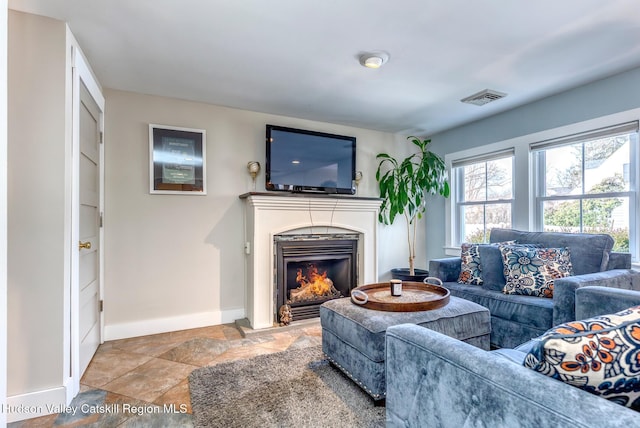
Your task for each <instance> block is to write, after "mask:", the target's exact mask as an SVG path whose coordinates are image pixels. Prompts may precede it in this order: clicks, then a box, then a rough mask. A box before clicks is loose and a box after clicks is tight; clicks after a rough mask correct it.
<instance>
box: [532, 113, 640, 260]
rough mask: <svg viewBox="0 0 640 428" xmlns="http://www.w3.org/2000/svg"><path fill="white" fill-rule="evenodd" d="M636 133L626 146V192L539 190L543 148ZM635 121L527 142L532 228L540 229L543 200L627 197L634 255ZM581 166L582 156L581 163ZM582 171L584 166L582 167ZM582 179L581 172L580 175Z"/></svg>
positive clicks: (635, 241) (541, 175)
mask: <svg viewBox="0 0 640 428" xmlns="http://www.w3.org/2000/svg"><path fill="white" fill-rule="evenodd" d="M634 132H635V134H636V141H635V142H633V141H631V143H630V145H629V190H628V191H620V192H607V193H596V194H589V193H584V189H583V193H581V194H578V195H566V196H555V195H552V196H548V195H543V194H542V193H543V189H544V188H545V178H546V170H545V165H544V162H542V161H541V158H540V154H541V153H544V152H545V150H547V149H553V148H557V147H562V146H567V145H573V144H576V143H582V144H584V143H585V142H588V141H593V140H595V139H597V138H601V137H608V136H611V137H612V136H615V135H625V134H630V133H634ZM637 140H638V121H633V122H628V123H624V124H620V125H616V126H611V127H607V128H603V129H596V130H593V131H591V132H586V133H581V134H577V135H569V136H566V137H563V138H559V139H555V140H551V141H541V142H538V143H534V144H531V145H530V148H531V157H532V159H531V161H532V164H533V170H534V171H535V180H536V182H535V186H536V187H535V192H536V194H535V200H536V203H535V216H534V222H535V226H536V230H543V228H544V202H546V201H564V200H576V201H585V200H588V199H602V198H617V197H623V198H629V213H628V215H629V252H630V253H631V254H632V255H637V254H638V241H637V240H635V239H632V237H633V236H638V234H637V227H638V225H637V221H634V219H636V217H637V215H636V213H637V209H636V207H637V201H636V199H637V198H636V195H637V192H638V174H637V170H638V141H637ZM582 167H583V168H584V159H583V165H582ZM583 174H584V169H583ZM583 180H584V175H583ZM580 216H581V218H580V223H581V224H582V213H581V214H580Z"/></svg>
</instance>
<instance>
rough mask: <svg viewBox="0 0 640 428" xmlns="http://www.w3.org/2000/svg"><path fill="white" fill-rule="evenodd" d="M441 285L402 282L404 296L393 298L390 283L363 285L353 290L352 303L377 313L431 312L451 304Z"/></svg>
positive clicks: (447, 292) (446, 292) (447, 291)
mask: <svg viewBox="0 0 640 428" xmlns="http://www.w3.org/2000/svg"><path fill="white" fill-rule="evenodd" d="M427 280H437V281H438V282H439V283H440V285H435V284H428V283H421V282H407V281H403V282H402V295H401V296H392V295H391V288H390V287H389V283H388V282H379V283H376V284H367V285H361V286H360V287H356V288H354V289H353V290H351V301H352V302H353V303H354V304H355V305H358V306H362V307H363V308H367V309H374V310H377V311H388V312H417V311H429V310H432V309H438V308H441V307H443V306H446V305H447V303H449V290H447V289H446V288H444V287H443V286H442V281H440V280H439V279H438V278H427Z"/></svg>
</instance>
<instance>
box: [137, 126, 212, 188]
mask: <svg viewBox="0 0 640 428" xmlns="http://www.w3.org/2000/svg"><path fill="white" fill-rule="evenodd" d="M205 147H206V135H205V130H204V129H191V128H178V127H175V126H164V125H153V124H150V125H149V160H150V165H149V184H150V193H156V194H165V195H167V194H188V195H206V194H207V188H206V185H207V177H206V168H205V159H206V153H205Z"/></svg>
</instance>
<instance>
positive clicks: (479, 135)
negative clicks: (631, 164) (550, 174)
mask: <svg viewBox="0 0 640 428" xmlns="http://www.w3.org/2000/svg"><path fill="white" fill-rule="evenodd" d="M498 102H499V101H498ZM639 107H640V68H636V69H633V70H630V71H627V72H624V73H621V74H618V75H615V76H612V77H609V78H606V79H602V80H599V81H596V82H593V83H590V84H587V85H584V86H580V87H578V88H575V89H572V90H570V91H566V92H563V93H560V94H557V95H553V96H550V97H547V98H544V99H541V100H539V101H535V102H532V103H530V104H526V105H524V106H521V107H518V108H516V109H513V110H509V111H507V112H504V113H501V114H498V115H495V116H491V117H489V118H486V119H483V120H479V121H476V122H473V123H470V124H468V125H465V126H460V127H457V128H453V129H451V130H448V131H445V132H441V133H439V134H436V135H433V136H432V137H431V139H432V141H433V146H432V150H434V151H435V152H437V153H439V154H440V155H442V156H444V155H446V154H449V153H454V152H458V151H460V150H465V149H470V148H474V147H479V146H482V145H485V144H490V143H496V142H500V141H504V140H508V139H510V138H515V137H520V136H523V135H528V134H532V133H535V132H540V131H545V130H548V129H553V128H557V127H560V126H564V125H569V124H572V123H576V122H581V121H585V120H589V119H595V118H598V117H602V116H606V115H609V114H614V113H619V112H623V111H626V110H631V109H635V108H639ZM444 224H445V201H444V200H443V199H442V198H439V199H434V200H433V201H432V203H431V204H430V209H429V214H428V217H427V225H426V235H427V237H428V239H427V240H426V254H427V259H428V260H429V259H433V258H438V257H444V254H445V253H444V249H443V246H444V245H445V227H444Z"/></svg>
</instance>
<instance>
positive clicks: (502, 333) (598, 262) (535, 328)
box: [429, 229, 640, 348]
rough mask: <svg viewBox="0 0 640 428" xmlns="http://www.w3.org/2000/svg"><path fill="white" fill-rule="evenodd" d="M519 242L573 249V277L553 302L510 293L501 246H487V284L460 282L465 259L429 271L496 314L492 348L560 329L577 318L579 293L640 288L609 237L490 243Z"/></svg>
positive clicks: (513, 234) (502, 235) (439, 262)
mask: <svg viewBox="0 0 640 428" xmlns="http://www.w3.org/2000/svg"><path fill="white" fill-rule="evenodd" d="M507 241H511V242H513V241H515V242H517V243H518V244H534V245H537V246H539V247H544V248H559V247H561V248H569V250H570V254H571V262H572V264H573V276H569V277H565V278H559V279H556V280H555V289H554V291H553V298H545V297H535V296H523V295H514V294H504V293H503V292H502V290H503V288H504V286H505V278H504V273H503V263H502V255H501V253H500V249H499V247H498V246H497V245H481V246H480V247H479V256H480V260H481V266H482V278H483V280H484V282H483V284H482V285H466V284H459V283H458V277H459V275H460V268H461V258H460V257H451V258H443V259H436V260H431V262H430V263H429V273H430V275H431V276H434V277H437V278H439V279H441V280H442V281H443V282H444V286H445V287H446V288H448V289H449V290H450V292H451V295H452V296H457V297H461V298H464V299H467V300H471V301H473V302H475V303H478V304H480V305H482V306H484V307H486V308H488V309H489V311H490V312H491V329H492V332H491V345H492V346H493V347H505V348H513V347H515V346H518V345H520V344H522V343H524V342H526V341H528V340H530V339H531V338H533V337H537V336H539V335H541V334H542V333H544V332H545V331H547V330H548V329H549V328H551V327H552V326H554V325H557V324H561V323H564V322H567V321H572V320H575V319H576V318H575V316H576V315H575V301H574V296H575V291H576V289H578V288H581V287H587V286H607V287H614V288H620V289H632V290H640V277H639V276H638V275H633V274H632V271H631V270H630V268H631V255H630V254H629V253H616V252H612V251H611V249H612V247H613V243H614V242H613V238H611V236H609V235H605V234H581V233H556V232H525V231H519V230H514V229H493V230H492V231H491V235H490V243H499V242H507Z"/></svg>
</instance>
